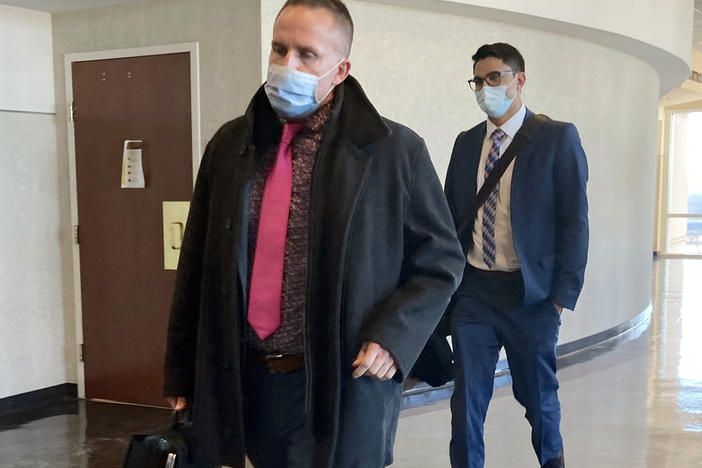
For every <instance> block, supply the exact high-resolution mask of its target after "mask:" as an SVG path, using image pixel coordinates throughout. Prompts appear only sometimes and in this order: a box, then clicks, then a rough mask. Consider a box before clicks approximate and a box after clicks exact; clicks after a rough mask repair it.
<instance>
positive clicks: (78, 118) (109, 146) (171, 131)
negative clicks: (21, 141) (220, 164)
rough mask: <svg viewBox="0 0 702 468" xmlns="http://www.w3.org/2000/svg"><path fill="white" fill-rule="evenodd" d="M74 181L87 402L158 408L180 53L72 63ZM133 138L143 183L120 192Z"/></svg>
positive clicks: (186, 183) (186, 120)
mask: <svg viewBox="0 0 702 468" xmlns="http://www.w3.org/2000/svg"><path fill="white" fill-rule="evenodd" d="M72 75H73V102H74V121H75V123H74V126H75V127H74V131H75V152H76V186H77V194H78V224H79V230H78V232H79V248H80V281H81V297H82V313H83V357H84V363H85V392H86V397H87V398H101V399H108V400H114V401H121V402H129V403H139V404H150V405H164V404H165V401H164V399H163V397H162V385H163V375H162V374H163V370H162V369H163V358H164V352H165V336H166V327H167V322H168V312H169V307H170V303H171V296H172V293H173V284H174V280H175V272H174V271H166V270H164V266H163V265H164V264H163V234H162V215H161V206H162V205H161V204H162V202H163V201H176V200H185V201H189V200H190V197H191V194H192V145H191V109H190V102H191V101H190V54H189V53H176V54H164V55H152V56H143V57H130V58H121V59H110V60H95V61H87V62H74V63H73V64H72ZM125 140H142V142H143V144H142V158H143V167H144V176H145V188H120V182H121V174H122V154H123V147H124V142H125Z"/></svg>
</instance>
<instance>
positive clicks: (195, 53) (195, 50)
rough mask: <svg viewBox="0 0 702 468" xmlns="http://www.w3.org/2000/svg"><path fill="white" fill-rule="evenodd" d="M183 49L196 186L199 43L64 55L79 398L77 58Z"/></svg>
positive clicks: (81, 379)
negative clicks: (73, 110) (74, 117)
mask: <svg viewBox="0 0 702 468" xmlns="http://www.w3.org/2000/svg"><path fill="white" fill-rule="evenodd" d="M182 52H189V53H190V113H191V116H190V120H191V127H192V129H191V132H192V136H191V140H192V166H193V167H192V172H193V187H194V186H195V178H196V177H197V171H198V168H199V166H200V158H201V155H202V151H201V142H200V56H199V43H197V42H187V43H180V44H166V45H159V46H147V47H134V48H129V49H113V50H98V51H92V52H78V53H70V54H66V55H65V56H64V69H65V70H64V72H65V78H66V102H67V107H68V108H67V112H68V116H69V118H67V119H66V129H67V132H68V174H69V183H70V192H71V195H70V203H71V226H72V229H73V295H74V304H75V308H74V314H75V323H76V329H75V333H76V334H75V336H76V344H75V353H76V369H77V371H78V398H85V363H84V362H83V356H82V351H81V350H82V346H83V304H82V287H81V280H80V244H78V243H76V230H77V228H76V226H78V225H79V221H78V187H77V180H76V145H75V127H74V123H73V122H71V120H72V119H71V118H70V115H71V105H72V103H73V73H72V65H73V63H74V62H86V61H93V60H108V59H118V58H131V57H143V56H147V55H164V54H176V53H182Z"/></svg>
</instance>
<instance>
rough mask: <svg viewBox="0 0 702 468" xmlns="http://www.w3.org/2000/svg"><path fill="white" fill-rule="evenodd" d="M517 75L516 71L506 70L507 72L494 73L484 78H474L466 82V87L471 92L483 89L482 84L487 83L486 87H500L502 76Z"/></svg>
mask: <svg viewBox="0 0 702 468" xmlns="http://www.w3.org/2000/svg"><path fill="white" fill-rule="evenodd" d="M510 73H511V74H513V75H514V74H517V73H519V72H518V71H513V70H508V71H494V72H490V73H488V74H487V75H485V78H481V77H479V76H474V77H473V78H472V79H470V80H468V86H470V89H472V90H473V91H477V90H479V89H480V88H482V87H483V84H485V83H487V85H488V86H500V83H502V75H508V74H510Z"/></svg>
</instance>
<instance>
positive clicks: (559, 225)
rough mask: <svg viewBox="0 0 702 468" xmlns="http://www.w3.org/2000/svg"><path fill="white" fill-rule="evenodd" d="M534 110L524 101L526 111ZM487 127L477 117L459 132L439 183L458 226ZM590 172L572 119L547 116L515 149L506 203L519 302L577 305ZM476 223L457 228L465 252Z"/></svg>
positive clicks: (468, 203)
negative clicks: (442, 182)
mask: <svg viewBox="0 0 702 468" xmlns="http://www.w3.org/2000/svg"><path fill="white" fill-rule="evenodd" d="M532 115H533V113H532V112H531V111H529V110H528V109H527V113H526V118H529V117H531V116H532ZM486 128H487V124H486V122H482V123H480V124H478V125H476V126H475V127H473V128H472V129H470V130H467V131H464V132H461V133H460V134H459V135H458V137H457V138H456V143H455V144H454V147H453V152H452V154H451V162H450V164H449V168H448V173H447V175H446V183H445V189H444V190H445V193H446V198H447V200H448V203H449V207H450V209H451V213H452V215H453V220H454V224H455V225H456V228H458V227H459V226H460V225H461V224H462V223H463V222H465V220H466V218H467V217H468V216H469V214H470V213H472V212H473V210H474V204H475V198H476V194H477V183H476V179H477V171H478V164H479V162H480V153H481V151H482V147H483V140H484V138H485V132H486ZM587 177H588V169H587V160H586V158H585V152H584V151H583V148H582V145H581V144H580V137H579V136H578V131H577V129H576V128H575V126H574V125H573V124H571V123H567V122H557V121H554V120H548V121H547V122H545V123H544V124H543V125H542V127H541V128H540V129H539V130H538V132H537V133H536V134H534V135H533V137H532V138H531V140H530V141H528V142H527V143H526V144H525V146H524V148H523V149H522V150H520V151H519V153H517V156H516V158H515V160H514V170H513V174H512V188H511V202H510V209H511V221H512V236H513V239H514V247H515V250H516V252H517V256H518V257H519V264H520V268H521V271H522V276H523V279H524V305H530V304H534V303H536V302H539V301H543V300H550V301H551V302H554V303H556V304H561V305H563V306H564V307H566V308H568V309H573V308H574V307H575V303H576V302H577V299H578V296H579V295H580V290H581V289H582V285H583V277H584V275H585V264H586V262H587V249H588V219H587V194H586V191H585V189H586V185H587ZM473 224H474V220H472V221H471V222H469V223H468V225H467V228H466V229H465V231H464V232H463V233H462V234H461V235H460V241H461V246H462V247H463V253H464V254H466V255H467V253H468V251H469V250H470V249H471V247H472V245H473ZM459 291H460V288H459Z"/></svg>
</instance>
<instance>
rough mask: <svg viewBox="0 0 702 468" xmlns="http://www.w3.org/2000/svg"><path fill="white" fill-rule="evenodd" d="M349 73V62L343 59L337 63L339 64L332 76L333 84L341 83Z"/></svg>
mask: <svg viewBox="0 0 702 468" xmlns="http://www.w3.org/2000/svg"><path fill="white" fill-rule="evenodd" d="M349 73H351V62H349V61H348V60H344V61H343V62H341V63H340V64H339V66H338V67H337V69H336V75H335V76H334V81H333V83H334V85H335V86H336V85H339V84H341V83H342V82H343V81H344V80H345V79H346V77H347V76H349Z"/></svg>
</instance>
